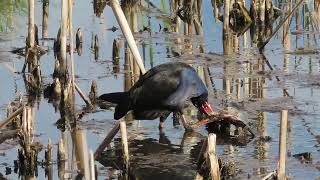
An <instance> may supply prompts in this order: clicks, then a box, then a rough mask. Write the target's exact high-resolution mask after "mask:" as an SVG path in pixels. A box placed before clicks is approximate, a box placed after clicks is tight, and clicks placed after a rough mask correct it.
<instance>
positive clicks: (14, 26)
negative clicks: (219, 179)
mask: <svg viewBox="0 0 320 180" xmlns="http://www.w3.org/2000/svg"><path fill="white" fill-rule="evenodd" d="M18 2H20V1H18ZM21 2H22V3H19V4H14V2H12V4H10V3H9V4H5V5H4V6H6V7H8V8H7V9H10V10H11V11H8V12H7V13H2V11H0V15H1V16H0V19H1V20H2V21H1V22H0V23H1V32H0V83H1V84H0V94H1V96H0V107H1V111H0V119H4V118H5V117H6V107H7V105H8V104H9V103H10V102H11V101H13V100H14V99H16V98H17V97H18V96H19V94H23V95H24V96H27V95H28V94H27V91H26V88H25V82H24V80H23V76H22V75H21V74H20V73H18V72H20V71H21V69H22V67H23V63H24V57H21V56H18V55H14V54H12V53H10V52H9V51H10V50H12V49H13V48H15V47H24V45H25V42H24V41H25V37H26V35H27V26H26V24H27V18H26V16H27V6H26V3H23V2H24V1H21ZM152 4H153V5H154V6H152V5H151V4H150V3H148V1H141V2H139V5H138V6H137V7H136V13H128V15H129V16H130V18H131V19H132V20H131V23H132V24H133V26H135V27H136V30H137V32H136V33H135V37H136V39H137V43H138V46H139V49H140V53H141V55H142V57H143V59H144V62H145V66H146V69H149V68H150V67H152V66H155V65H158V64H161V63H164V62H168V61H184V62H188V63H191V64H193V65H194V67H195V68H196V69H197V70H198V71H199V74H200V75H201V74H202V76H203V77H204V80H205V79H206V78H207V77H206V76H205V75H203V74H205V72H206V71H207V67H208V68H209V71H210V77H211V78H212V82H211V81H210V80H208V78H207V80H205V81H206V83H207V84H209V86H210V87H209V90H210V102H211V103H212V104H213V107H215V108H216V109H227V110H229V111H230V112H231V113H237V114H239V115H240V116H241V119H242V120H243V121H244V122H245V123H246V124H247V125H249V127H250V128H251V129H252V130H253V131H254V132H255V134H256V137H255V139H253V140H252V141H250V142H248V143H245V144H241V145H239V144H238V143H237V142H233V141H226V140H225V139H219V137H218V140H217V147H216V148H217V153H218V156H219V157H220V158H222V160H223V161H225V162H234V163H235V166H236V174H235V177H234V178H235V179H246V178H251V179H259V178H261V177H263V176H264V175H266V174H267V173H268V172H271V171H273V170H274V169H276V168H277V161H278V147H279V146H278V144H279V125H280V111H281V110H288V111H289V122H288V125H289V131H288V139H287V152H288V156H287V164H286V167H287V175H288V176H289V177H290V178H291V179H318V178H320V153H319V151H320V125H319V122H318V121H319V118H320V84H319V80H320V78H319V77H320V76H319V72H320V59H319V55H318V48H319V45H318V41H319V33H318V31H317V30H318V29H317V28H316V29H314V30H313V29H312V28H309V27H310V24H308V23H306V22H305V21H307V19H308V16H307V15H305V14H304V13H305V12H306V11H305V9H306V7H309V9H313V5H312V3H311V2H310V3H306V4H304V5H303V8H304V10H303V9H302V8H299V14H298V15H297V14H295V15H294V16H293V18H292V20H291V25H290V28H289V29H288V30H287V31H286V30H283V29H280V31H279V32H278V33H277V34H276V35H275V37H274V38H272V39H271V41H270V43H269V44H268V45H267V46H266V47H265V51H264V54H265V56H266V58H267V60H268V61H269V62H270V64H271V66H272V68H273V69H274V70H270V68H269V67H268V66H267V65H266V63H265V61H264V59H263V57H262V56H261V54H260V53H259V51H258V49H257V45H256V43H254V42H253V40H251V38H250V34H249V32H248V34H247V35H246V36H247V40H245V38H244V37H243V36H241V37H240V38H239V39H238V41H239V42H238V43H239V44H240V45H239V47H240V49H239V51H238V50H235V52H234V53H231V54H230V55H223V43H222V25H223V24H222V23H221V22H220V21H217V20H214V17H213V12H212V6H211V2H209V1H203V5H202V7H203V14H202V16H203V17H202V18H203V19H202V20H203V32H204V36H199V35H188V36H186V35H184V33H183V29H184V28H183V23H181V25H180V26H179V28H178V29H179V32H178V33H177V32H171V29H172V27H173V26H174V25H173V24H172V23H171V22H170V21H168V17H172V16H173V15H172V14H171V13H170V3H169V1H165V0H162V1H158V0H157V1H152ZM275 4H276V5H277V6H279V7H281V9H284V8H286V5H287V4H285V3H283V4H282V3H279V2H277V3H275ZM4 6H3V7H4ZM17 7H19V8H17ZM49 7H50V9H49V25H48V35H49V38H54V37H56V34H57V31H58V27H59V24H60V23H59V21H60V1H50V5H49ZM0 9H1V8H0ZM128 11H129V10H128V9H127V12H128ZM133 11H134V10H133ZM35 14H36V16H35V17H36V19H35V20H36V24H37V25H38V27H39V35H40V36H41V29H42V26H41V22H42V3H41V2H38V1H37V2H36V12H35ZM5 15H6V16H5ZM6 17H7V18H6ZM309 17H310V16H309ZM3 19H4V20H6V21H3ZM297 20H298V21H299V23H298V24H299V26H298V30H297V29H296V24H297ZM317 22H318V21H314V23H316V24H317V25H318V27H319V23H317ZM278 23H279V21H276V22H275V24H274V26H276V25H277V24H278ZM113 26H115V27H118V24H117V22H116V20H115V17H114V16H113V13H112V10H111V8H110V7H108V6H106V7H105V8H104V10H103V12H102V13H101V14H100V15H99V17H97V16H96V15H95V14H94V10H93V3H92V2H89V1H77V2H75V3H74V22H73V27H74V28H75V30H76V29H77V28H81V29H82V31H83V35H84V36H83V37H84V38H83V48H82V50H83V52H82V54H81V56H79V55H78V54H76V53H75V74H76V82H77V84H79V86H80V88H81V89H82V90H83V91H84V92H86V93H87V94H88V92H89V91H90V85H91V81H92V80H96V81H97V84H98V93H99V94H102V93H107V92H114V91H123V90H124V89H126V88H127V85H128V79H127V80H125V78H126V77H127V75H128V74H131V72H128V71H127V70H126V67H127V66H123V64H124V63H125V57H126V56H125V48H124V47H125V42H124V39H123V36H122V35H121V31H120V30H117V31H115V32H112V31H111V30H110V28H112V27H113ZM143 29H146V30H151V31H150V32H148V31H142V30H143ZM166 29H168V30H169V31H170V32H166ZM140 30H141V32H139V31H140ZM283 32H285V35H284V34H283ZM295 32H301V33H295ZM74 34H75V33H74ZM95 35H97V36H98V38H99V47H100V48H99V56H98V58H97V59H95V56H94V53H93V48H92V38H93V37H94V36H95ZM115 38H120V41H121V50H120V55H121V56H120V66H119V67H120V71H119V72H117V71H115V69H116V67H117V66H114V65H113V63H112V42H113V40H114V39H115ZM286 38H287V40H285V41H284V40H283V39H286ZM245 41H247V43H248V46H247V48H246V47H245V46H243V44H244V42H245ZM236 43H237V42H236V41H235V44H236ZM40 45H41V46H42V47H44V48H45V49H48V53H46V54H45V55H43V56H42V57H41V58H40V67H41V71H42V77H43V83H44V84H51V83H52V82H53V79H52V73H53V69H54V54H53V49H52V48H53V41H51V40H40ZM199 47H201V48H202V49H204V52H202V51H201V50H200V49H199ZM299 48H309V49H313V50H315V51H317V52H316V53H299V51H298V50H299ZM304 52H305V51H304ZM133 79H134V78H133ZM130 81H132V79H129V84H130ZM124 82H126V83H124ZM210 83H212V84H210ZM284 90H285V91H286V92H287V94H289V97H288V96H284ZM35 104H36V121H35V128H34V133H35V136H34V140H33V141H35V142H40V143H42V144H44V145H45V146H46V144H47V142H48V139H49V138H50V139H51V140H52V142H53V144H54V151H53V154H54V157H53V159H54V160H56V159H57V158H56V154H57V146H56V145H57V144H58V141H59V138H60V137H61V136H65V137H66V139H67V142H68V144H69V145H68V157H70V158H69V159H70V163H69V165H68V168H67V169H68V172H70V173H69V174H70V176H75V174H77V173H76V172H77V170H76V168H75V166H74V163H72V160H74V157H73V153H72V152H73V149H72V140H73V138H71V135H70V132H69V131H65V132H61V131H60V130H59V129H58V128H57V127H56V125H55V123H56V121H57V120H59V119H60V113H59V112H57V111H56V110H55V108H54V107H53V104H52V103H51V102H48V99H46V98H44V97H43V96H41V97H39V98H38V100H37V103H35ZM84 106H85V104H84V102H83V101H82V100H81V98H80V97H79V96H76V108H77V109H79V110H80V109H82V108H83V107H84ZM190 114H192V115H194V114H195V112H194V111H190ZM114 124H115V121H114V120H113V112H112V110H100V109H98V110H97V111H95V112H93V113H88V114H85V116H84V117H83V118H82V119H81V120H80V121H79V125H78V127H80V129H82V130H83V131H82V132H84V134H85V137H86V139H87V145H88V148H89V149H92V150H95V149H96V148H97V147H98V145H99V144H100V143H101V141H102V140H103V138H104V137H105V135H106V134H107V133H108V132H109V130H110V129H111V128H112V127H113V125H114ZM207 134H208V131H207V130H206V129H205V128H202V129H199V130H197V131H196V132H194V133H185V132H184V129H183V127H182V126H173V125H172V116H170V117H169V118H168V119H167V121H166V128H165V130H164V131H163V132H159V130H158V121H133V122H130V123H129V124H128V135H129V139H130V146H129V151H130V154H131V155H132V157H130V159H131V161H132V162H131V163H132V164H133V165H134V167H136V168H134V174H135V176H136V177H140V179H151V178H152V179H169V178H170V179H193V178H194V176H195V173H196V164H195V163H196V159H197V155H194V151H197V149H199V144H200V142H201V141H202V140H203V139H204V138H205V137H206V136H207ZM268 136H269V137H271V140H269V141H265V140H263V138H261V137H268ZM118 141H119V140H116V141H115V142H114V143H112V148H111V150H110V151H115V153H114V154H113V155H115V156H116V155H119V154H121V153H117V152H116V151H117V149H118V144H119V143H118ZM18 148H19V143H18V141H17V140H7V141H5V142H4V143H2V144H1V145H0V162H1V164H0V172H1V173H2V174H3V175H4V176H5V177H7V178H8V179H17V178H18V177H19V175H18V174H17V173H14V172H13V165H14V164H13V161H14V160H16V159H17V149H18ZM75 151H76V149H75ZM303 152H310V153H311V154H312V162H309V163H302V162H301V161H299V159H297V158H294V157H293V156H292V155H293V154H298V153H303ZM114 158H116V157H114ZM42 160H44V151H41V152H40V153H39V157H38V161H42ZM97 164H98V174H99V178H101V179H102V178H104V179H105V178H115V177H117V173H119V171H115V169H114V168H116V167H117V165H115V164H112V163H111V162H108V160H106V161H104V160H100V161H99V162H97ZM6 168H11V169H12V172H11V173H9V172H6ZM53 168H54V171H53V172H54V173H53V179H57V178H58V172H57V166H56V164H54V165H53ZM141 177H142V178H141ZM38 178H39V179H45V178H47V177H46V175H45V172H44V169H43V168H41V167H40V166H39V168H38Z"/></svg>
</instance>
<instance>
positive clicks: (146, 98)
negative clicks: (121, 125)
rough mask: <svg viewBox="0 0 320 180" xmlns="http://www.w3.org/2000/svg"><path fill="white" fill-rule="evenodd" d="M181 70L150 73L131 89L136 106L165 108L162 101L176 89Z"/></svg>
mask: <svg viewBox="0 0 320 180" xmlns="http://www.w3.org/2000/svg"><path fill="white" fill-rule="evenodd" d="M179 74H180V71H167V70H162V71H158V72H157V73H152V75H151V74H148V78H146V77H144V80H143V82H141V84H136V85H135V87H133V88H131V89H130V91H129V92H130V98H131V100H132V105H133V106H135V108H144V109H154V108H162V107H163V108H164V106H165V105H164V104H162V102H163V101H164V100H165V99H167V98H168V97H169V96H170V95H171V94H172V93H174V92H175V91H176V89H177V88H178V85H179V83H180V78H179ZM168 77H169V78H168Z"/></svg>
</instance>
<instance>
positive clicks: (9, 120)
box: [0, 106, 24, 129]
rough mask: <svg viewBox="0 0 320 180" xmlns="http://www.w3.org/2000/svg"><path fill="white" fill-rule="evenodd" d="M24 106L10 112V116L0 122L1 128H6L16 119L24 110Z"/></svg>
mask: <svg viewBox="0 0 320 180" xmlns="http://www.w3.org/2000/svg"><path fill="white" fill-rule="evenodd" d="M23 108H24V106H21V107H20V108H19V109H17V110H16V111H15V112H14V113H12V114H10V115H9V117H7V118H6V119H5V120H3V121H2V122H1V123H0V129H2V128H4V127H5V126H7V125H8V124H9V123H10V122H11V120H12V119H14V118H15V117H16V116H18V115H20V114H21V113H22V112H23Z"/></svg>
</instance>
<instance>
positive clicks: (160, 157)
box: [98, 128, 248, 179]
mask: <svg viewBox="0 0 320 180" xmlns="http://www.w3.org/2000/svg"><path fill="white" fill-rule="evenodd" d="M208 129H209V128H208ZM209 132H210V131H209ZM205 139H206V135H202V134H201V133H198V132H195V131H193V132H185V133H184V134H183V137H181V142H180V144H172V143H171V141H170V139H169V138H168V137H167V136H166V134H165V131H159V139H154V138H145V139H134V140H131V141H129V152H130V167H131V169H130V176H131V178H132V179H151V178H152V179H193V178H194V177H195V173H196V170H197V159H198V155H199V152H200V149H201V145H202V142H203V140H205ZM114 143H115V145H114V148H112V149H109V150H107V151H105V152H104V153H103V154H102V157H101V158H100V159H98V161H99V162H100V163H101V164H102V165H104V166H106V167H112V168H114V169H122V167H123V163H122V162H123V161H122V150H121V149H122V148H121V139H115V142H114ZM246 143H248V142H247V141H244V142H240V141H238V140H237V138H235V137H229V138H228V137H226V136H220V135H217V144H218V145H225V144H232V145H236V146H237V145H240V146H245V145H246Z"/></svg>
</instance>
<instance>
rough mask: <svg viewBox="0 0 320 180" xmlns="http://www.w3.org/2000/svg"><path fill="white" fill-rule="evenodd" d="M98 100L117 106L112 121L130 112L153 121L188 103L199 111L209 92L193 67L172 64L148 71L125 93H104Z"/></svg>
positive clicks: (180, 109)
mask: <svg viewBox="0 0 320 180" xmlns="http://www.w3.org/2000/svg"><path fill="white" fill-rule="evenodd" d="M99 98H100V99H102V100H105V101H109V102H112V103H116V104H117V106H116V109H115V113H114V118H115V119H120V118H121V117H123V116H124V115H126V114H127V112H128V111H130V110H132V111H133V115H134V118H135V119H155V118H158V117H163V118H166V117H167V116H168V115H169V114H170V113H171V112H181V111H182V110H183V109H184V108H185V106H186V105H187V103H188V101H191V102H192V103H193V104H194V105H195V106H196V107H197V108H201V105H203V104H204V103H206V102H207V99H208V91H207V88H206V86H205V85H204V84H203V82H202V80H201V79H200V77H199V76H198V74H197V72H196V71H195V69H194V68H192V67H191V66H189V65H187V64H185V63H181V62H172V63H165V64H161V65H158V66H156V67H154V68H152V69H150V70H149V71H148V72H147V73H145V74H144V75H142V76H141V77H140V79H139V80H138V81H137V82H136V83H135V84H134V86H133V87H132V88H131V89H130V90H129V91H128V92H117V93H109V94H104V95H101V96H100V97H99Z"/></svg>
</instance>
